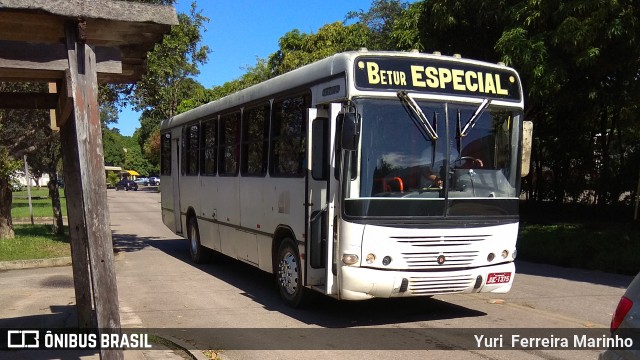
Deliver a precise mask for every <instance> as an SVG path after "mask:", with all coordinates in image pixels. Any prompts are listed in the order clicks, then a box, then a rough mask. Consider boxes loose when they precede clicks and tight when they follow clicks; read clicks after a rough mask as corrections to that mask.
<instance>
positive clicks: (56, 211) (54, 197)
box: [47, 172, 64, 235]
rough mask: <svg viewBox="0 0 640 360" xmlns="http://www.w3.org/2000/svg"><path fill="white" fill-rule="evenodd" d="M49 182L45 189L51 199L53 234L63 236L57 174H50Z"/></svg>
mask: <svg viewBox="0 0 640 360" xmlns="http://www.w3.org/2000/svg"><path fill="white" fill-rule="evenodd" d="M49 176H50V180H49V184H48V185H47V187H48V188H49V197H50V198H51V207H52V208H53V233H54V234H58V235H63V234H64V222H63V221H62V207H61V206H60V187H59V185H58V173H57V172H54V173H50V174H49Z"/></svg>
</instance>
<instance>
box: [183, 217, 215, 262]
mask: <svg viewBox="0 0 640 360" xmlns="http://www.w3.org/2000/svg"><path fill="white" fill-rule="evenodd" d="M187 238H188V239H189V252H190V253H191V260H193V262H195V263H196V264H202V263H205V262H208V261H210V260H211V255H212V250H211V249H208V248H206V247H204V246H202V244H201V243H200V229H198V220H197V219H196V218H195V216H192V217H190V218H189V223H188V227H187Z"/></svg>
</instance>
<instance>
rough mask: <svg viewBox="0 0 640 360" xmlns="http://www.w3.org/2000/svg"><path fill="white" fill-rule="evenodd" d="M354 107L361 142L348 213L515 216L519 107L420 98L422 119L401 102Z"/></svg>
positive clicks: (347, 202) (348, 195)
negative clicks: (514, 108) (428, 100)
mask: <svg viewBox="0 0 640 360" xmlns="http://www.w3.org/2000/svg"><path fill="white" fill-rule="evenodd" d="M399 96H400V95H399ZM355 103H356V105H357V109H358V112H359V113H360V114H361V119H362V120H361V134H362V139H361V149H360V152H359V154H357V156H359V166H358V168H357V169H351V171H350V173H351V175H350V176H351V178H352V179H354V180H352V181H350V182H348V184H347V186H346V187H345V189H346V191H345V215H347V216H357V217H363V216H384V217H394V216H411V217H415V216H429V217H448V216H451V217H455V216H492V215H493V216H504V215H516V214H517V191H518V184H519V170H518V166H517V165H518V139H519V129H520V122H521V119H522V114H521V112H520V111H519V110H513V109H509V108H504V107H498V106H494V105H490V104H489V105H487V100H484V101H483V102H482V104H480V107H479V105H478V104H462V103H444V102H427V101H421V100H418V99H416V103H417V105H418V106H419V108H420V110H421V111H422V113H423V114H424V116H420V115H419V112H416V111H415V110H414V109H413V108H412V106H411V105H409V104H408V103H409V102H408V101H406V100H403V98H402V97H400V98H399V99H358V100H356V101H355ZM482 107H484V108H482ZM424 121H428V124H427V125H426V126H425V124H424ZM429 128H431V129H433V131H434V132H435V133H436V134H437V137H434V136H432V134H430V129H429ZM463 130H464V131H463Z"/></svg>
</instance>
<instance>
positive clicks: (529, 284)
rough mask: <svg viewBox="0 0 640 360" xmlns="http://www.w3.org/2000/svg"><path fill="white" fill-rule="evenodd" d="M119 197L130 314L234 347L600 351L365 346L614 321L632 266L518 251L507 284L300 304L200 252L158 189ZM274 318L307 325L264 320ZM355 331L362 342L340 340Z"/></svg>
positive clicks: (491, 354)
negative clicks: (557, 260)
mask: <svg viewBox="0 0 640 360" xmlns="http://www.w3.org/2000/svg"><path fill="white" fill-rule="evenodd" d="M108 199H109V209H110V214H111V224H112V230H113V236H114V244H115V247H116V248H117V251H118V253H117V256H116V272H117V276H118V291H119V298H120V302H121V314H122V323H123V326H128V327H138V326H142V327H145V328H150V329H159V328H168V329H171V330H167V331H169V332H172V333H173V334H172V335H174V336H176V337H179V338H181V339H183V340H185V341H187V342H189V343H192V344H195V345H194V346H196V347H198V348H200V349H212V350H222V353H223V354H224V355H225V356H228V357H229V358H231V359H280V358H284V357H295V358H318V357H330V358H339V357H342V356H348V357H349V358H350V359H354V358H355V359H370V358H372V357H384V358H391V359H395V358H398V359H400V358H402V359H423V358H432V357H446V358H450V359H513V358H518V359H586V358H597V355H598V352H599V351H591V350H587V351H550V350H545V351H538V350H527V351H511V350H500V351H487V350H482V351H480V350H473V351H462V350H446V351H444V350H430V351H428V352H426V351H424V350H415V349H414V350H397V349H396V350H391V348H392V347H393V346H388V345H381V346H380V347H381V350H376V351H363V350H358V349H359V345H358V344H360V343H365V344H367V343H370V342H371V341H372V339H373V340H374V341H378V340H379V341H380V343H381V344H382V343H384V341H385V340H389V339H395V340H397V339H398V338H402V337H407V338H411V337H414V339H411V341H413V342H411V341H409V342H410V343H411V344H412V345H415V343H416V339H415V338H420V339H422V336H424V335H425V333H424V332H427V334H428V335H429V339H428V341H430V342H432V343H435V344H436V345H438V344H439V345H438V346H441V347H438V346H436V348H438V349H439V348H444V349H459V348H460V347H459V346H457V345H456V344H457V338H456V334H457V330H456V329H469V328H480V329H482V328H490V329H506V328H571V329H589V328H607V327H608V324H609V321H610V319H611V313H612V312H613V310H614V309H615V307H616V305H617V302H618V300H619V298H620V296H621V295H622V293H623V292H624V288H625V287H626V285H628V283H629V282H630V281H631V277H628V276H617V275H608V274H603V273H598V272H589V271H580V270H571V269H563V268H558V267H552V266H542V265H535V264H529V263H524V262H519V263H517V269H518V274H517V275H516V279H515V285H514V287H513V289H512V291H511V292H510V293H508V294H499V295H498V294H473V295H449V296H436V297H434V298H431V299H397V300H374V301H366V302H338V301H334V300H332V299H329V298H319V299H317V300H316V301H315V303H314V304H313V306H311V307H310V308H307V309H304V310H298V309H291V308H288V307H286V306H285V305H283V304H282V303H281V301H280V299H279V297H278V294H277V292H276V291H275V288H274V286H273V282H272V278H271V277H270V276H269V275H268V274H266V273H263V272H261V271H259V270H257V269H255V268H253V267H251V266H248V265H245V264H242V263H240V262H237V261H233V260H229V259H223V260H221V261H219V262H217V263H213V264H205V265H194V264H192V263H191V262H190V260H189V256H188V248H187V242H186V241H185V240H183V239H181V238H180V237H178V236H176V235H174V234H173V233H171V232H170V231H169V230H167V229H166V228H165V227H164V225H163V224H162V221H161V218H160V210H159V209H160V204H159V202H160V195H159V194H157V193H150V192H143V191H138V192H122V191H120V192H115V191H109V192H108ZM224 328H226V330H224ZM271 328H277V329H281V328H285V329H303V330H302V331H303V332H300V331H298V330H287V331H283V332H276V331H273V330H269V331H266V332H265V331H261V330H260V329H271ZM358 328H365V329H372V328H382V329H385V330H383V332H381V333H373V334H371V333H364V334H362V333H361V332H359V331H358V332H354V331H351V330H353V329H358ZM185 329H189V330H185ZM211 329H218V330H211ZM219 329H223V330H219ZM229 329H244V330H242V332H240V335H238V336H240V337H241V339H242V343H243V344H245V345H246V344H252V345H255V346H256V347H257V348H262V349H264V348H269V344H273V343H276V344H278V345H277V346H276V349H273V350H250V349H235V348H236V347H237V346H236V345H233V336H235V335H236V333H235V332H234V331H237V330H229ZM325 329H332V331H331V332H327V331H326V330H325ZM345 339H346V340H348V341H347V342H346V344H353V349H354V350H350V349H351V348H350V347H349V345H345V342H340V340H345ZM395 340H393V341H395ZM267 343H268V344H267ZM294 343H295V344H308V343H312V344H316V345H314V346H315V347H316V349H310V350H305V349H295V350H279V349H291V344H294ZM336 343H339V345H336ZM432 343H430V344H431V345H432ZM318 344H320V345H318ZM322 344H326V347H323V346H322ZM410 346H411V345H410ZM248 347H250V346H248ZM336 348H337V349H338V350H328V349H336ZM398 348H402V346H398Z"/></svg>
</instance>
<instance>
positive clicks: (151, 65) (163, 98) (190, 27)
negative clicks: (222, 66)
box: [130, 2, 209, 118]
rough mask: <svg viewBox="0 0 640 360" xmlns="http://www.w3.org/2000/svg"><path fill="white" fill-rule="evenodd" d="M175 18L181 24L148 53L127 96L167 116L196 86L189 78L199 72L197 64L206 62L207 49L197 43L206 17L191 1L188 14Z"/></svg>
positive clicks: (140, 107)
mask: <svg viewBox="0 0 640 360" xmlns="http://www.w3.org/2000/svg"><path fill="white" fill-rule="evenodd" d="M178 21H179V23H180V25H178V26H174V27H173V28H172V29H171V33H170V34H169V35H168V36H165V37H164V39H163V41H162V42H161V43H160V44H157V45H156V47H155V48H154V49H153V51H151V52H150V53H149V55H148V56H147V68H148V70H147V73H146V74H145V75H144V76H143V77H142V79H141V80H140V82H139V83H138V84H137V85H136V86H135V87H134V88H133V91H132V96H131V97H130V101H131V104H132V105H133V107H134V108H135V109H136V110H139V111H141V110H149V109H154V111H158V112H159V113H160V114H161V116H162V117H163V118H169V117H171V116H173V115H175V114H176V111H177V108H178V105H179V104H180V103H181V102H182V100H184V99H186V98H188V97H189V95H190V93H191V92H192V91H193V89H194V86H195V87H197V86H198V85H199V84H197V83H196V82H195V81H194V80H193V79H192V78H191V77H192V76H195V75H197V74H198V73H199V70H198V65H199V64H203V63H205V62H206V61H207V57H208V53H209V48H208V47H207V46H200V45H199V43H200V41H201V40H202V35H201V30H202V29H203V27H204V24H205V23H206V22H208V21H209V19H207V18H206V17H204V16H203V15H202V13H201V12H200V11H197V8H196V3H195V2H193V3H192V4H191V10H190V13H189V14H178Z"/></svg>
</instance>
